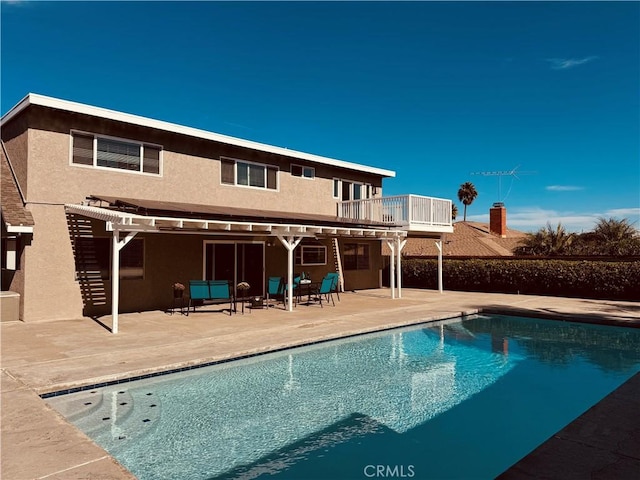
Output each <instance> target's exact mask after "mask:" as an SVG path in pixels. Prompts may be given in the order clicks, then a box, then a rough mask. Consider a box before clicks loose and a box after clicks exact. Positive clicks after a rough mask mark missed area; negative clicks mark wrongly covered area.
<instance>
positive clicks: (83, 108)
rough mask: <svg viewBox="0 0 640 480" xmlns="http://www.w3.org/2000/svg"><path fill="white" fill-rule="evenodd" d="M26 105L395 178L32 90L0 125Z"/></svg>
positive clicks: (390, 172) (377, 170) (379, 171)
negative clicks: (49, 95)
mask: <svg viewBox="0 0 640 480" xmlns="http://www.w3.org/2000/svg"><path fill="white" fill-rule="evenodd" d="M29 105H39V106H42V107H49V108H55V109H58V110H65V111H68V112H73V113H79V114H83V115H91V116H94V117H100V118H105V119H108V120H114V121H117V122H126V123H132V124H134V125H139V126H143V127H149V128H155V129H157V130H164V131H167V132H171V133H178V134H182V135H188V136H191V137H197V138H202V139H205V140H213V141H215V142H221V143H226V144H229V145H235V146H238V147H244V148H251V149H253V150H259V151H262V152H268V153H275V154H276V155H284V156H287V157H292V158H297V159H301V160H308V161H310V162H314V163H320V164H323V165H331V166H334V167H341V168H346V169H349V170H356V171H359V172H365V173H371V174H374V175H380V176H383V177H395V176H396V172H394V171H393V170H385V169H382V168H376V167H369V166H367V165H361V164H358V163H352V162H345V161H344V160H336V159H333V158H328V157H321V156H319V155H313V154H311V153H304V152H299V151H296V150H289V149H288V148H284V147H276V146H273V145H267V144H266V143H258V142H253V141H251V140H243V139H241V138H236V137H231V136H228V135H222V134H220V133H213V132H208V131H206V130H200V129H197V128H192V127H185V126H182V125H177V124H175V123H169V122H164V121H162V120H153V119H151V118H146V117H140V116H138V115H132V114H130V113H123V112H117V111H115V110H109V109H106V108H101V107H94V106H91V105H86V104H83V103H76V102H70V101H68V100H61V99H58V98H53V97H47V96H44V95H39V94H36V93H29V94H28V95H27V96H26V97H24V98H23V99H22V100H21V101H20V102H19V103H18V104H16V105H15V106H14V107H13V108H11V110H9V111H8V112H7V113H5V114H4V115H3V116H2V119H1V120H0V124H2V125H3V124H4V123H5V122H8V121H9V120H11V119H12V118H13V117H14V116H15V115H17V114H18V113H20V112H21V111H22V110H24V109H25V108H27V107H28V106H29Z"/></svg>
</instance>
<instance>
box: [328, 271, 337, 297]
mask: <svg viewBox="0 0 640 480" xmlns="http://www.w3.org/2000/svg"><path fill="white" fill-rule="evenodd" d="M327 277H329V278H331V280H332V281H333V284H332V286H331V292H332V293H335V294H336V296H337V297H338V301H340V275H339V274H338V272H330V273H327ZM327 301H329V299H328V298H327Z"/></svg>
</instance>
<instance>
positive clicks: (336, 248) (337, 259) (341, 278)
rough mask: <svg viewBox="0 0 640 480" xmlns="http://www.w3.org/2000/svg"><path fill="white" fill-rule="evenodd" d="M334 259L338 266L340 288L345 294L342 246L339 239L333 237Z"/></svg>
mask: <svg viewBox="0 0 640 480" xmlns="http://www.w3.org/2000/svg"><path fill="white" fill-rule="evenodd" d="M333 259H334V261H335V265H336V272H338V287H339V289H340V291H341V292H344V276H343V275H342V260H341V259H340V246H339V245H338V239H337V238H336V237H333Z"/></svg>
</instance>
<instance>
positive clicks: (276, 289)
mask: <svg viewBox="0 0 640 480" xmlns="http://www.w3.org/2000/svg"><path fill="white" fill-rule="evenodd" d="M272 298H273V299H274V300H275V299H276V298H281V299H282V301H283V302H284V278H282V277H269V281H268V284H267V307H270V306H271V302H270V300H271V299H272Z"/></svg>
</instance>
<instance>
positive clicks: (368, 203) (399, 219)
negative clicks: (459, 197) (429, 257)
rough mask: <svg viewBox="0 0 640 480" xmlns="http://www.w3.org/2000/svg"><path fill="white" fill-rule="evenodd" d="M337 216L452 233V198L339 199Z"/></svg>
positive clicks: (415, 196) (413, 229)
mask: <svg viewBox="0 0 640 480" xmlns="http://www.w3.org/2000/svg"><path fill="white" fill-rule="evenodd" d="M338 216H339V217H340V218H345V219H350V220H361V221H364V222H376V223H384V224H387V225H389V226H397V227H401V228H406V229H407V230H409V231H420V232H452V231H453V227H452V221H451V200H446V199H444V198H433V197H423V196H420V195H397V196H393V197H381V198H369V199H364V200H350V201H347V202H338Z"/></svg>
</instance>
